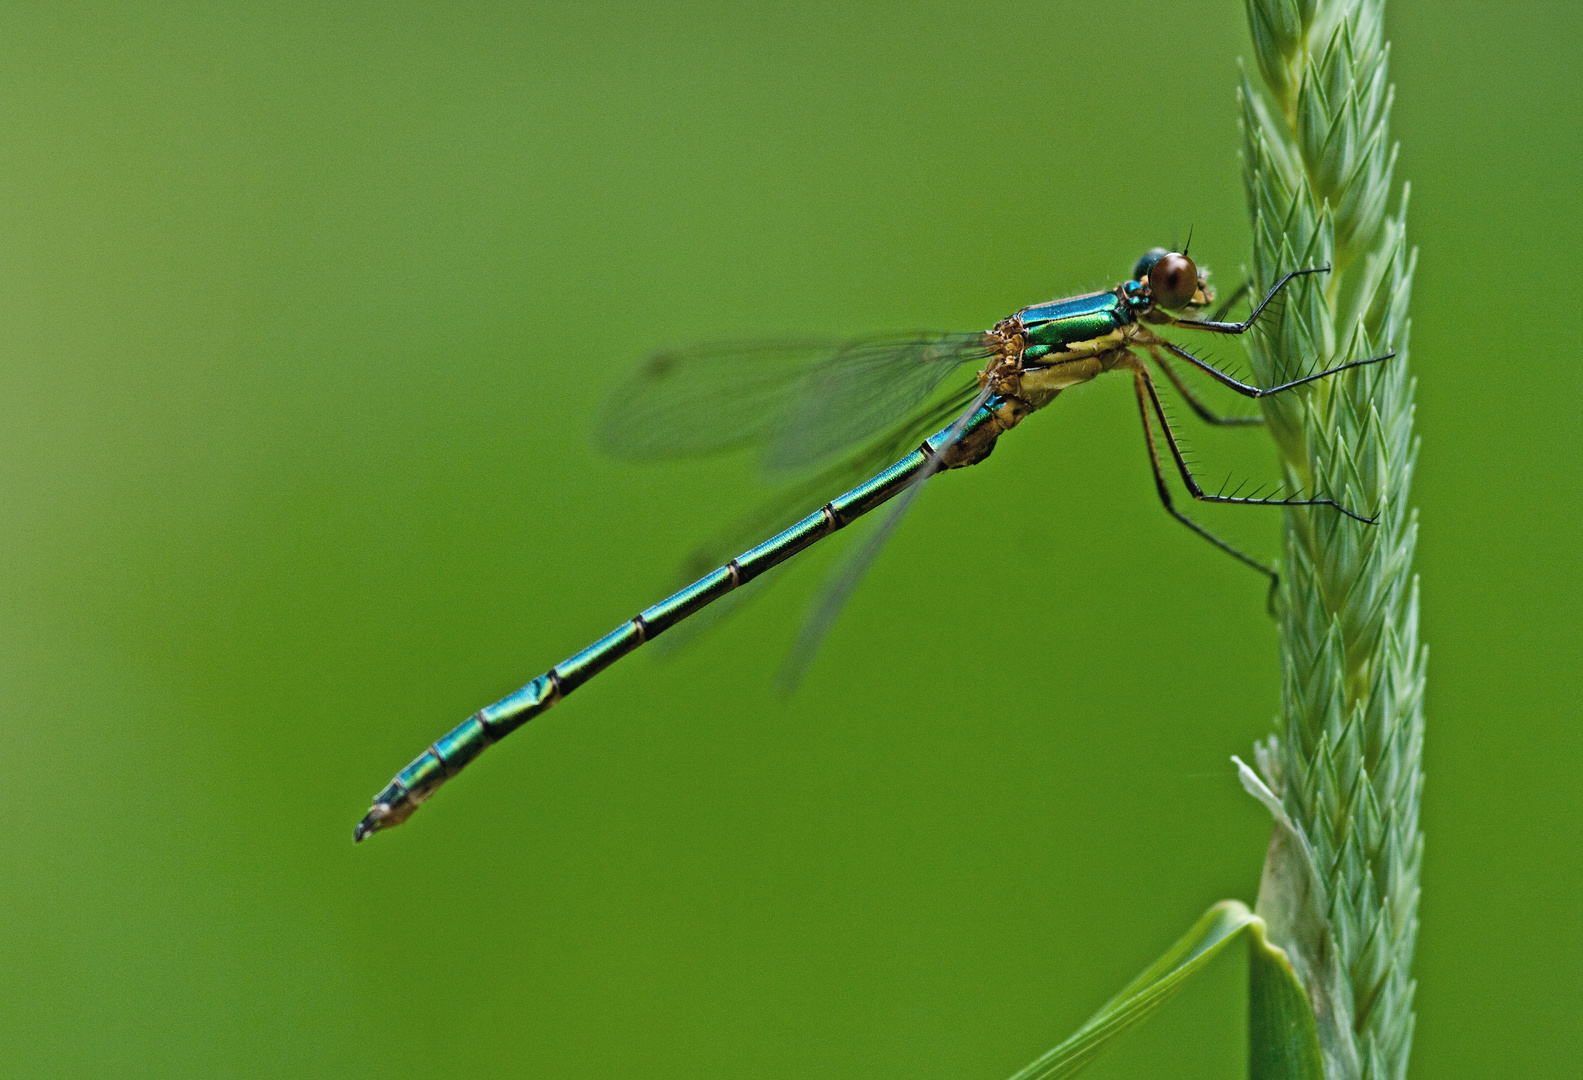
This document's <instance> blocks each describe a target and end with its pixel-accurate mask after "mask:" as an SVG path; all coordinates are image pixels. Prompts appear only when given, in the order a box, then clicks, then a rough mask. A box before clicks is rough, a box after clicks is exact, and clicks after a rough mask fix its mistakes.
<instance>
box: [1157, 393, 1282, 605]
mask: <svg viewBox="0 0 1583 1080" xmlns="http://www.w3.org/2000/svg"><path fill="white" fill-rule="evenodd" d="M1133 375H1134V377H1133V389H1134V391H1135V392H1136V393H1137V395H1138V418H1139V419H1140V420H1142V421H1143V441H1144V444H1145V445H1146V446H1147V447H1148V450H1149V465H1150V467H1151V468H1152V469H1153V470H1154V490H1155V491H1156V492H1157V493H1158V494H1159V496H1160V503H1161V504H1162V505H1163V506H1164V507H1165V512H1166V513H1167V514H1170V515H1171V516H1172V517H1173V518H1175V519H1176V520H1177V521H1180V522H1181V523H1182V524H1183V525H1186V526H1187V527H1188V528H1189V529H1191V530H1193V532H1195V533H1197V534H1198V535H1199V536H1202V537H1203V538H1204V539H1205V540H1208V541H1209V542H1210V543H1211V544H1214V545H1215V546H1216V547H1217V548H1219V549H1220V550H1221V551H1224V552H1225V553H1226V554H1227V555H1230V556H1231V557H1232V558H1233V559H1236V560H1237V561H1238V562H1240V563H1242V564H1243V565H1244V566H1251V567H1252V568H1253V569H1255V570H1257V571H1258V572H1259V573H1261V574H1263V575H1264V576H1265V577H1267V578H1269V579H1270V592H1269V595H1268V597H1267V598H1266V606H1267V607H1268V608H1269V609H1270V613H1271V614H1272V615H1273V614H1274V613H1275V589H1276V586H1278V585H1279V584H1280V582H1281V578H1280V575H1279V574H1277V573H1276V572H1275V571H1274V570H1272V569H1271V568H1270V567H1268V566H1265V565H1264V564H1263V563H1261V562H1259V561H1258V560H1257V559H1254V558H1253V557H1251V556H1249V555H1244V554H1243V553H1242V552H1241V551H1238V550H1237V549H1236V548H1234V547H1232V546H1231V545H1230V544H1228V543H1226V542H1225V541H1224V540H1222V539H1221V538H1220V537H1218V536H1216V535H1215V534H1214V533H1212V532H1210V531H1209V530H1208V529H1206V528H1204V527H1203V526H1202V525H1200V524H1199V523H1198V522H1196V521H1194V520H1193V519H1192V518H1190V517H1188V516H1187V515H1186V514H1184V513H1182V512H1181V511H1180V510H1178V509H1177V508H1176V504H1175V503H1174V502H1172V501H1171V486H1170V484H1168V483H1166V480H1165V470H1164V469H1162V468H1161V467H1160V451H1159V448H1158V447H1156V446H1155V445H1154V425H1153V423H1152V422H1151V421H1150V420H1149V403H1150V399H1152V398H1154V388H1153V386H1152V384H1151V383H1150V382H1149V375H1148V372H1147V371H1145V370H1144V367H1143V365H1142V364H1141V363H1139V364H1138V365H1137V366H1136V367H1135V368H1133ZM1156 404H1157V402H1156ZM1160 422H1161V424H1164V423H1165V418H1164V417H1163V416H1162V417H1161V418H1160ZM1165 430H1166V432H1167V436H1166V438H1167V441H1168V442H1170V446H1171V452H1172V454H1173V456H1176V457H1177V460H1178V461H1180V460H1181V457H1180V454H1179V452H1178V450H1177V447H1176V444H1175V442H1174V440H1171V439H1170V435H1169V432H1170V430H1171V429H1170V427H1169V426H1167V427H1166V429H1165ZM1184 471H1185V470H1184ZM1195 486H1196V485H1194V484H1192V482H1191V481H1189V487H1190V488H1191V487H1195Z"/></svg>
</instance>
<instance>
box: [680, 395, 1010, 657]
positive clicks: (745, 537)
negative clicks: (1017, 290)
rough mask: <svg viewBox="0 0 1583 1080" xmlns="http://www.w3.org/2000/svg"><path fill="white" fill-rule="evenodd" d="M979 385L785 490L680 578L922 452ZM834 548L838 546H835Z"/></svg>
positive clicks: (698, 556)
mask: <svg viewBox="0 0 1583 1080" xmlns="http://www.w3.org/2000/svg"><path fill="white" fill-rule="evenodd" d="M977 389H978V386H977V383H976V382H974V383H970V384H969V385H968V386H966V387H964V388H963V389H961V390H960V391H958V392H955V393H952V394H950V395H949V396H943V397H941V398H940V399H939V400H935V401H932V402H930V403H929V404H928V405H926V406H925V407H921V408H917V409H914V410H913V412H912V414H911V415H910V416H907V417H905V418H903V420H902V421H901V422H899V423H896V424H894V425H893V426H892V427H891V429H890V430H889V431H886V432H883V433H882V434H881V435H880V436H879V437H877V438H876V439H875V440H873V441H872V442H871V443H869V444H868V445H867V446H864V447H862V448H860V449H859V450H857V451H853V452H850V453H848V454H847V456H846V457H844V458H841V459H839V460H837V461H835V462H834V463H832V464H829V465H826V466H825V467H824V468H823V469H821V470H820V471H819V472H818V473H816V474H814V475H813V476H810V477H807V478H805V479H800V480H798V481H797V482H795V483H792V484H789V485H786V486H783V487H782V488H781V489H780V490H778V491H776V492H774V493H773V494H772V495H770V496H769V497H768V498H767V499H765V500H763V501H762V502H760V503H759V504H758V505H757V506H754V507H753V508H752V509H751V510H749V511H748V512H747V513H745V514H742V515H740V516H739V517H737V518H736V519H735V520H733V521H731V522H730V523H729V524H727V525H726V526H725V528H723V529H721V530H720V531H718V532H717V533H715V535H713V536H711V537H710V538H708V539H707V540H706V541H705V542H704V543H702V544H700V545H699V546H698V547H696V548H694V549H693V551H692V552H691V554H689V556H688V557H687V561H686V562H685V563H684V564H683V566H682V568H681V572H680V574H679V576H678V578H677V581H678V583H681V584H685V583H686V582H690V581H693V580H695V579H697V578H700V577H702V576H703V575H704V574H707V573H708V572H709V571H711V570H713V569H714V568H715V567H717V566H722V565H724V564H725V563H726V562H727V561H729V560H730V559H731V558H732V557H733V556H736V555H739V554H741V553H742V552H743V551H746V550H747V549H748V548H750V547H752V546H753V545H754V544H757V543H759V542H760V541H762V540H764V539H765V538H766V537H769V536H773V535H774V534H775V533H777V532H779V531H780V530H781V529H783V528H785V527H786V526H787V525H789V524H791V523H792V522H793V521H796V520H797V519H798V518H801V517H804V516H806V515H807V514H809V513H811V512H812V511H813V510H815V509H816V508H817V507H819V506H820V505H821V504H822V503H825V502H827V501H829V500H830V499H831V498H833V497H835V496H836V495H839V494H840V493H841V492H843V491H847V490H849V489H851V488H854V487H856V486H857V485H858V484H860V483H862V482H863V481H864V480H867V479H868V478H869V477H871V476H874V475H875V474H876V473H878V472H880V471H881V470H882V469H884V468H886V467H887V466H889V465H891V464H892V463H893V462H895V461H896V459H898V458H900V457H902V456H903V455H905V454H907V453H908V452H909V451H912V450H916V449H917V448H918V445H919V444H920V443H921V442H923V440H924V439H926V438H927V437H928V436H930V435H932V434H934V433H935V432H937V431H939V430H940V429H941V428H943V427H945V426H946V425H947V424H949V423H950V422H951V418H952V417H954V416H956V415H958V414H960V413H961V412H962V409H963V407H964V406H965V405H966V404H967V402H968V401H969V400H971V399H972V397H973V394H974V391H976V390H977ZM830 542H832V543H834V542H836V541H830ZM786 565H789V564H782V565H781V566H777V567H776V568H775V569H773V570H771V571H770V572H769V573H767V574H765V575H764V576H763V577H761V578H759V579H757V580H755V581H754V582H753V583H752V588H748V589H742V590H739V591H737V592H733V593H731V594H730V595H728V596H726V597H724V598H723V599H721V600H718V601H716V602H715V603H713V604H711V605H709V607H707V608H705V609H704V610H703V611H701V612H699V613H698V614H697V615H694V616H692V617H691V618H689V619H688V620H687V621H686V622H684V623H682V624H681V625H680V626H678V627H676V628H675V629H673V630H670V631H669V632H667V633H666V635H665V636H664V637H661V638H658V639H657V640H656V642H655V646H656V648H657V649H659V650H661V651H666V652H673V651H675V650H677V649H681V648H685V647H686V646H687V645H688V644H690V643H691V642H692V641H693V640H695V639H696V638H697V637H698V636H699V635H700V634H702V633H705V632H707V631H708V630H710V629H712V628H713V627H714V626H716V625H718V624H719V623H720V622H722V621H724V620H725V619H727V618H729V617H731V616H732V615H734V614H736V613H737V612H738V611H740V610H741V609H742V608H743V607H744V606H745V605H747V604H748V603H750V602H751V601H752V600H753V599H754V598H755V597H758V596H762V595H763V594H764V592H765V591H766V590H767V589H768V588H769V587H770V586H771V585H772V584H774V582H776V581H778V580H780V577H781V571H782V570H783V569H785V566H786Z"/></svg>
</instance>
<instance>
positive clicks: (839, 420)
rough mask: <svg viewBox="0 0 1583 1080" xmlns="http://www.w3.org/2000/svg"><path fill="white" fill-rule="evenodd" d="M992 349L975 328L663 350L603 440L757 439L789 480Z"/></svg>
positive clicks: (770, 464) (767, 460)
mask: <svg viewBox="0 0 1583 1080" xmlns="http://www.w3.org/2000/svg"><path fill="white" fill-rule="evenodd" d="M989 355H990V353H989V349H988V345H987V337H986V335H984V334H982V333H976V332H975V333H910V334H890V335H881V336H875V337H867V338H857V339H853V340H850V341H831V340H808V341H797V342H738V343H735V344H722V345H709V346H700V347H693V348H682V349H667V350H662V351H660V352H656V353H654V354H652V355H650V356H649V357H648V358H647V359H645V360H644V361H643V363H642V364H641V365H640V366H639V367H638V370H637V371H636V372H635V373H634V374H633V375H632V376H631V377H630V378H629V379H627V380H626V382H624V383H623V384H622V385H621V386H619V387H618V388H617V390H616V392H615V394H614V395H612V397H611V398H610V401H609V403H608V404H607V406H606V408H605V411H604V415H603V417H602V418H601V421H600V424H599V427H598V429H597V433H596V438H597V440H598V442H599V444H600V445H601V446H602V447H603V448H604V449H605V450H606V451H607V452H609V453H611V454H613V455H615V456H617V457H623V458H630V459H656V458H678V457H693V456H698V455H704V454H711V453H716V452H720V451H726V450H733V449H741V448H745V447H748V446H760V447H762V448H763V450H762V452H763V457H762V465H763V468H764V471H765V472H766V473H767V474H768V475H769V476H770V477H772V478H775V479H780V478H785V477H787V476H789V475H791V474H793V473H797V472H801V471H803V470H805V469H807V468H809V467H811V466H815V465H819V464H822V463H827V462H828V461H829V460H830V459H832V458H834V457H836V456H837V455H839V454H841V453H842V452H843V451H848V450H851V449H853V448H854V447H862V446H865V445H866V444H873V443H877V442H881V441H884V438H885V436H887V435H889V434H891V433H893V432H894V431H895V429H896V428H897V427H898V426H901V425H903V424H905V423H906V422H907V421H908V420H909V419H910V418H912V416H913V414H914V413H915V412H916V411H917V410H919V409H920V407H924V406H926V405H927V403H928V402H929V400H930V398H931V397H932V396H933V395H934V394H935V392H936V391H937V390H939V389H940V387H941V386H942V385H944V384H945V383H946V382H947V381H948V380H949V379H950V378H951V376H952V375H953V373H957V372H959V370H960V369H961V368H962V367H963V365H965V364H967V363H969V362H982V361H983V360H985V359H987V358H988V356H989ZM962 374H963V378H964V380H966V379H967V378H968V373H965V372H964V373H962Z"/></svg>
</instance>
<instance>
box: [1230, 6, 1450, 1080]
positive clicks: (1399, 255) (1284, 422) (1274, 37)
mask: <svg viewBox="0 0 1583 1080" xmlns="http://www.w3.org/2000/svg"><path fill="white" fill-rule="evenodd" d="M1246 2H1247V9H1248V19H1249V23H1250V27H1251V29H1252V33H1253V41H1254V51H1255V55H1256V58H1257V61H1258V70H1259V73H1260V74H1261V75H1262V83H1263V86H1262V87H1256V86H1255V85H1254V82H1253V80H1251V79H1250V78H1249V77H1248V76H1247V74H1246V73H1245V74H1244V77H1243V81H1242V87H1241V105H1242V126H1243V135H1244V149H1243V164H1244V176H1245V181H1246V186H1247V197H1248V207H1249V212H1250V214H1251V217H1252V224H1253V236H1254V241H1253V256H1252V262H1251V265H1250V268H1249V275H1248V276H1249V281H1250V284H1251V286H1252V289H1253V292H1254V294H1255V295H1258V294H1260V293H1261V292H1262V291H1263V290H1264V289H1267V288H1268V287H1269V286H1270V285H1271V284H1272V283H1273V282H1274V281H1275V280H1276V279H1277V278H1278V277H1279V276H1280V275H1281V273H1283V272H1284V271H1286V270H1290V269H1293V268H1297V267H1304V266H1324V265H1329V266H1331V267H1332V270H1331V272H1330V274H1328V275H1326V276H1324V277H1322V278H1311V279H1309V281H1310V282H1313V284H1304V285H1303V286H1301V287H1298V288H1293V289H1290V290H1289V296H1288V298H1287V300H1286V304H1285V308H1284V312H1283V313H1282V317H1280V318H1278V319H1271V320H1268V325H1267V326H1266V327H1264V328H1263V329H1262V330H1261V331H1260V332H1257V333H1255V334H1250V335H1249V337H1250V338H1252V339H1253V340H1252V341H1251V342H1250V345H1249V351H1250V356H1251V362H1252V365H1253V368H1254V372H1255V374H1256V375H1257V377H1258V379H1259V380H1260V381H1261V382H1262V383H1263V384H1264V385H1272V384H1274V383H1277V382H1282V381H1285V380H1288V379H1291V378H1295V377H1297V376H1299V375H1301V374H1304V373H1306V372H1308V371H1311V370H1314V369H1315V368H1317V367H1321V366H1329V365H1332V364H1340V363H1344V362H1347V361H1351V360H1360V359H1364V358H1366V357H1369V356H1376V355H1379V354H1381V353H1384V352H1386V351H1388V350H1391V349H1394V350H1395V356H1394V358H1393V359H1391V360H1388V361H1386V362H1384V363H1381V364H1376V365H1371V366H1368V367H1364V368H1359V369H1355V370H1353V371H1349V372H1346V373H1344V374H1342V375H1339V376H1336V377H1334V378H1331V379H1324V380H1320V381H1319V382H1317V383H1315V384H1313V386H1312V387H1311V388H1305V389H1304V390H1301V391H1298V392H1294V393H1289V394H1282V395H1276V396H1275V397H1273V398H1269V399H1266V400H1265V402H1264V405H1265V418H1266V420H1267V422H1268V425H1269V428H1270V431H1271V433H1272V434H1273V436H1274V439H1275V443H1276V447H1277V449H1278V452H1279V454H1280V460H1281V468H1282V470H1283V472H1284V476H1285V479H1286V482H1287V484H1288V485H1289V486H1290V487H1292V488H1295V489H1300V490H1303V491H1305V492H1314V493H1323V494H1328V495H1331V496H1333V497H1334V498H1336V499H1338V500H1339V501H1341V502H1343V504H1344V505H1347V506H1349V507H1352V508H1354V509H1358V510H1359V511H1360V512H1363V513H1366V514H1370V515H1377V522H1376V523H1375V524H1374V525H1362V524H1359V523H1358V522H1355V521H1352V520H1350V519H1348V518H1345V517H1343V516H1342V515H1340V514H1337V513H1335V512H1334V511H1333V510H1331V509H1329V508H1326V507H1301V506H1298V507H1291V508H1289V509H1287V510H1286V511H1285V519H1284V536H1283V558H1282V577H1281V585H1280V593H1279V598H1278V604H1279V623H1280V649H1281V662H1282V685H1281V715H1280V717H1279V719H1278V721H1277V728H1278V732H1279V735H1278V736H1272V737H1271V738H1270V739H1269V741H1268V742H1267V743H1265V744H1263V745H1261V746H1259V747H1258V748H1257V749H1256V752H1255V757H1256V760H1257V763H1258V766H1259V772H1260V773H1261V774H1262V778H1263V781H1264V784H1265V785H1267V786H1268V788H1269V789H1270V791H1271V792H1273V793H1274V796H1275V797H1276V798H1278V799H1279V801H1280V806H1281V808H1283V809H1284V810H1285V813H1286V815H1287V816H1288V817H1289V818H1290V820H1291V823H1292V825H1293V827H1294V828H1295V830H1296V832H1297V833H1299V834H1300V835H1301V842H1300V843H1296V844H1293V843H1290V842H1282V840H1281V830H1280V829H1279V828H1278V829H1277V837H1276V839H1275V840H1274V841H1272V845H1271V850H1270V854H1269V856H1268V858H1267V860H1266V864H1265V872H1264V879H1263V882H1262V884H1261V887H1260V893H1259V902H1258V908H1257V910H1258V912H1259V914H1260V915H1261V916H1263V917H1264V918H1265V919H1266V921H1267V922H1268V923H1269V925H1270V932H1271V934H1270V936H1271V940H1272V941H1273V942H1275V943H1276V944H1277V945H1280V946H1281V947H1283V948H1284V949H1286V951H1287V952H1288V954H1289V955H1290V956H1291V958H1292V962H1293V966H1294V968H1295V969H1296V970H1297V972H1298V975H1299V978H1300V979H1301V980H1302V981H1303V984H1304V986H1305V987H1306V989H1307V990H1308V991H1309V996H1310V998H1311V999H1312V1001H1313V1004H1314V1007H1315V1012H1316V1016H1317V1019H1318V1022H1319V1028H1320V1041H1321V1044H1322V1046H1323V1049H1324V1059H1325V1069H1326V1073H1327V1075H1328V1076H1329V1077H1330V1078H1331V1080H1338V1078H1347V1080H1350V1078H1354V1077H1356V1078H1366V1080H1386V1078H1390V1080H1399V1078H1402V1077H1404V1076H1405V1075H1406V1070H1407V1059H1408V1053H1409V1050H1410V1047H1411V1043H1412V1035H1413V1008H1412V1006H1413V993H1414V987H1415V984H1414V981H1413V978H1412V974H1411V968H1412V959H1413V947H1414V941H1415V938H1416V935H1417V929H1418V900H1419V867H1420V862H1421V857H1422V853H1423V834H1422V832H1421V831H1420V829H1419V824H1418V816H1419V799H1420V794H1421V792H1422V788H1423V770H1422V750H1423V735H1424V716H1423V691H1424V670H1425V650H1424V648H1423V646H1422V645H1421V643H1420V642H1419V637H1418V586H1417V580H1416V578H1414V576H1413V573H1412V561H1413V550H1414V546H1415V543H1416V537H1417V519H1416V514H1415V513H1414V511H1413V510H1412V508H1411V507H1410V505H1409V487H1410V484H1411V480H1412V474H1413V466H1414V461H1415V459H1416V456H1417V449H1418V444H1417V441H1416V439H1415V437H1414V435H1413V381H1412V379H1411V378H1410V377H1409V374H1408V366H1407V359H1408V356H1407V353H1408V331H1409V329H1410V326H1409V322H1408V318H1407V303H1408V297H1409V294H1410V292H1411V286H1412V276H1413V267H1414V264H1415V262H1416V252H1413V251H1411V250H1409V249H1408V247H1407V245H1406V238H1405V232H1406V211H1407V190H1406V188H1405V186H1404V187H1403V188H1402V189H1401V192H1400V195H1399V197H1398V198H1397V199H1396V205H1395V207H1394V209H1393V208H1392V207H1391V205H1390V204H1391V201H1392V198H1391V196H1392V194H1393V188H1392V175H1393V172H1394V166H1395V162H1396V147H1395V146H1394V145H1393V144H1391V142H1390V141H1389V138H1388V132H1387V123H1388V120H1389V116H1390V110H1391V100H1392V96H1393V88H1392V87H1391V86H1390V84H1389V82H1388V81H1387V74H1386V66H1387V61H1388V59H1389V53H1390V48H1389V45H1388V44H1387V43H1386V41H1385V39H1384V34H1383V25H1382V23H1383V20H1382V16H1383V9H1384V0H1246ZM1250 779H1251V778H1250ZM1255 783H1256V781H1255ZM1304 849H1305V850H1304Z"/></svg>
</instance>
